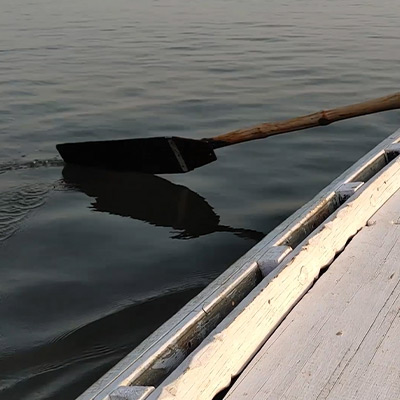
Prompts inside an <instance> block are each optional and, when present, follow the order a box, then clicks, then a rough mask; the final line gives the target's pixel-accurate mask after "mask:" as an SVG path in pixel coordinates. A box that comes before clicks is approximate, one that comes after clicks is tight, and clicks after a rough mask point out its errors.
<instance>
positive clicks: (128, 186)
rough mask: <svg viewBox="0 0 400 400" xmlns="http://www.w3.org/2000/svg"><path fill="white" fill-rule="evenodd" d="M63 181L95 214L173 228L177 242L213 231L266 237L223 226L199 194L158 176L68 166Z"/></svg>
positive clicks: (253, 237) (252, 238) (242, 235)
mask: <svg viewBox="0 0 400 400" xmlns="http://www.w3.org/2000/svg"><path fill="white" fill-rule="evenodd" d="M62 174H63V178H64V181H65V184H66V185H67V186H68V187H72V188H74V189H77V190H79V191H81V192H83V193H85V194H87V195H88V196H90V197H94V198H95V201H94V202H92V203H91V205H92V207H93V209H94V210H96V211H100V212H108V213H110V214H114V215H119V216H122V217H130V218H133V219H137V220H141V221H144V222H148V223H150V224H152V225H156V226H163V227H171V228H172V229H173V230H174V231H178V233H176V232H174V233H173V236H172V237H173V238H174V239H192V238H198V237H200V236H204V235H209V234H211V233H214V232H232V233H234V234H235V235H237V236H239V237H241V238H247V239H251V240H255V241H259V240H261V239H262V238H263V237H264V236H265V234H264V233H262V232H257V231H255V230H251V229H243V228H234V227H231V226H227V225H221V224H220V217H219V215H217V214H216V212H215V211H214V209H213V208H212V207H211V206H210V204H208V203H207V201H206V200H205V199H204V198H203V197H201V196H200V195H199V194H197V193H195V192H193V191H192V190H190V189H188V188H187V187H185V186H182V185H176V184H174V183H172V182H170V181H168V180H166V179H163V178H160V177H159V176H155V175H149V174H140V173H135V172H114V171H106V170H101V169H94V168H83V167H79V166H74V165H66V166H65V167H64V169H63V172H62Z"/></svg>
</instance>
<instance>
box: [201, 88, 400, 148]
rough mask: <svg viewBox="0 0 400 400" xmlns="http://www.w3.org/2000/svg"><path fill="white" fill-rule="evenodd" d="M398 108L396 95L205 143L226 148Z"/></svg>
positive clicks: (228, 134) (399, 104)
mask: <svg viewBox="0 0 400 400" xmlns="http://www.w3.org/2000/svg"><path fill="white" fill-rule="evenodd" d="M397 108H400V92H398V93H394V94H391V95H389V96H385V97H379V98H377V99H373V100H369V101H365V102H363V103H357V104H352V105H348V106H344V107H338V108H332V109H330V110H325V111H319V112H316V113H313V114H308V115H304V116H302V117H297V118H292V119H289V120H286V121H280V122H267V123H264V124H261V125H257V126H254V127H252V128H247V129H238V130H236V131H232V132H229V133H225V134H223V135H219V136H216V137H214V138H212V139H208V140H207V139H206V140H207V141H208V142H209V143H210V144H211V145H212V146H213V147H214V148H219V147H224V146H229V145H232V144H236V143H242V142H247V141H249V140H255V139H263V138H266V137H268V136H274V135H280V134H281V133H286V132H293V131H299V130H302V129H307V128H313V127H315V126H324V125H329V124H331V123H332V122H335V121H341V120H343V119H348V118H354V117H358V116H360V115H367V114H373V113H377V112H381V111H387V110H394V109H397Z"/></svg>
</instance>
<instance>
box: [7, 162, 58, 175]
mask: <svg viewBox="0 0 400 400" xmlns="http://www.w3.org/2000/svg"><path fill="white" fill-rule="evenodd" d="M63 166H64V161H62V160H60V159H59V158H50V159H48V160H33V161H26V162H18V161H10V162H7V163H3V164H0V174H4V173H6V172H9V171H18V170H21V169H32V168H42V167H63Z"/></svg>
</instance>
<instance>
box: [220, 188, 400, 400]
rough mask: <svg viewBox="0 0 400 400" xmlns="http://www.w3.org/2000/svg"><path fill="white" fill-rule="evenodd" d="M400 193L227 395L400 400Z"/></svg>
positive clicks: (228, 399)
mask: <svg viewBox="0 0 400 400" xmlns="http://www.w3.org/2000/svg"><path fill="white" fill-rule="evenodd" d="M399 242H400V192H399V191H398V192H397V193H396V194H395V195H394V196H393V197H392V198H391V199H390V200H389V201H388V202H387V203H386V204H385V205H384V206H383V207H382V208H381V209H380V210H379V211H378V212H377V214H376V215H375V216H373V218H372V219H371V220H370V222H369V224H368V226H366V227H364V228H363V229H362V230H361V231H360V232H359V233H358V234H357V235H356V236H355V237H354V238H353V240H352V241H351V242H350V244H349V245H348V246H347V247H346V249H345V250H344V252H343V253H342V254H341V255H340V256H339V257H338V258H337V259H336V260H335V262H334V263H333V264H332V265H331V266H330V268H329V269H328V271H327V272H326V273H325V274H324V275H323V276H322V277H321V278H320V279H319V280H318V281H317V283H316V284H315V285H314V286H313V288H312V289H311V290H310V291H309V292H308V293H307V295H306V296H305V297H304V298H303V299H302V300H301V301H300V303H299V304H298V305H297V306H296V307H295V308H294V309H293V311H292V312H291V313H290V314H289V315H288V317H287V318H286V319H285V321H284V322H283V323H282V324H281V326H280V327H279V328H278V329H277V330H276V332H275V333H274V334H273V335H272V336H271V338H270V339H269V340H268V341H267V343H266V344H265V345H264V346H263V348H262V349H261V350H260V351H259V353H258V354H257V356H256V357H255V358H254V360H253V361H252V362H251V363H250V364H249V366H248V367H247V368H246V369H245V371H244V372H243V373H242V374H241V375H240V377H239V379H238V380H237V382H236V383H235V384H234V386H233V387H232V389H231V390H230V391H229V393H228V395H227V396H226V397H225V399H226V400H239V399H246V400H254V399H282V398H284V399H286V400H292V399H293V400H294V399H299V400H300V399H307V400H313V399H329V400H342V399H359V400H364V399H365V400H368V399H371V400H372V399H373V400H375V399H381V400H389V399H391V400H392V399H399V398H400V346H399V345H398V338H399V336H400V246H399Z"/></svg>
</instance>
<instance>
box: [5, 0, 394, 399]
mask: <svg viewBox="0 0 400 400" xmlns="http://www.w3.org/2000/svg"><path fill="white" fill-rule="evenodd" d="M399 18H400V3H399V2H398V0H381V1H380V2H376V1H356V0H330V1H328V0H297V1H294V0H292V1H287V0H286V1H282V0H269V1H265V0H263V1H261V0H254V1H252V0H250V1H247V2H242V1H238V0H231V1H227V0H213V1H211V0H202V1H196V2H195V1H191V0H186V1H183V0H159V1H144V0H114V1H108V0H79V1H78V0H70V1H61V0H30V1H23V0H1V2H0V93H1V96H0V135H1V147H0V321H1V324H0V398H4V399H6V398H7V399H9V400H11V399H25V398H30V399H32V398H34V399H72V398H74V397H75V396H77V395H78V394H80V393H81V392H82V391H83V390H84V389H85V388H86V387H87V386H89V385H90V384H91V383H93V382H94V381H95V380H96V379H97V378H98V377H99V376H100V375H101V374H102V373H104V372H105V371H106V370H107V369H108V368H110V367H111V366H112V365H114V364H115V363H116V362H117V361H118V360H119V359H120V358H121V357H123V356H124V355H125V354H126V353H127V352H129V351H130V350H131V349H132V348H133V347H135V346H136V345H137V344H138V343H139V342H140V341H141V340H143V339H144V338H145V337H146V336H147V335H149V334H150V333H151V332H152V331H154V330H155V329H156V328H157V327H158V326H159V325H160V324H161V323H162V322H163V321H165V320H166V319H167V318H168V317H169V316H170V315H172V314H173V313H174V312H175V311H177V309H179V308H180V307H181V306H182V305H183V304H185V303H186V302H187V301H188V300H189V299H190V298H192V297H193V296H194V295H195V294H196V293H198V292H199V291H200V290H201V288H203V287H204V286H205V285H206V284H207V283H208V282H210V281H211V280H212V279H214V278H215V277H216V276H217V275H218V274H220V273H221V272H222V271H223V270H224V269H226V268H227V267H228V266H229V265H230V263H232V262H233V261H234V260H235V259H237V258H238V257H239V256H241V255H242V254H243V253H244V252H246V251H247V250H248V249H249V248H251V247H252V246H253V245H254V244H255V243H256V242H257V241H258V240H260V239H261V238H262V237H263V235H264V234H266V233H267V232H268V231H269V230H271V229H272V228H273V227H274V226H276V225H277V224H278V223H279V222H280V221H282V220H283V219H284V218H285V217H287V216H288V215H289V214H291V213H292V212H293V211H294V210H296V209H297V208H298V207H299V206H301V205H302V204H304V202H306V201H307V200H308V199H310V198H311V197H313V196H314V195H315V194H316V192H317V191H318V190H320V189H321V188H323V187H324V186H325V185H326V184H328V183H329V182H330V181H331V180H332V179H333V178H334V177H336V176H337V175H338V174H339V173H341V172H342V171H343V170H345V169H346V168H347V167H348V166H349V165H350V164H352V163H353V162H354V161H355V160H356V159H358V158H359V157H360V156H362V155H363V154H364V153H365V152H366V151H368V150H369V149H371V148H372V147H373V146H374V145H376V144H377V143H378V142H380V141H381V140H382V139H383V138H385V137H386V136H388V135H389V134H390V133H391V132H393V131H394V130H395V129H397V127H399V126H400V117H399V113H398V112H389V113H383V114H379V115H374V116H369V117H363V118H358V119H355V120H351V121H346V122H342V123H338V124H336V125H333V126H330V127H327V128H321V129H313V130H311V131H309V132H303V133H297V134H289V135H283V136H281V137H275V138H272V139H268V140H265V141H258V142H253V143H251V142H250V143H246V144H242V145H239V146H234V147H232V148H226V149H221V150H220V151H218V161H217V162H215V163H213V164H210V165H208V166H205V167H203V168H201V169H199V170H196V171H194V172H191V173H189V174H187V175H172V176H162V177H155V176H143V175H139V174H113V173H110V172H104V171H103V172H101V171H88V170H82V169H79V168H70V167H69V168H67V167H65V168H64V167H63V165H62V163H60V161H59V160H58V161H57V157H58V156H57V153H56V150H55V144H56V143H59V142H65V141H79V140H93V139H110V138H126V137H146V136H156V135H172V134H174V135H178V136H187V137H192V138H201V137H205V136H213V135H216V134H219V133H223V132H227V131H229V130H233V129H237V128H239V127H246V126H249V125H253V124H256V123H259V122H264V121H273V120H278V119H283V118H288V117H292V116H296V115H301V114H302V113H308V112H313V111H316V110H319V109H321V108H324V107H330V106H331V107H332V106H337V105H342V104H346V103H352V102H357V101H360V100H363V99H367V98H372V97H376V96H380V95H384V94H388V93H391V92H393V91H396V90H398V89H399V66H400V60H399V55H400V41H399V36H400V27H399V22H398V21H399ZM34 160H39V161H34Z"/></svg>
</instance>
